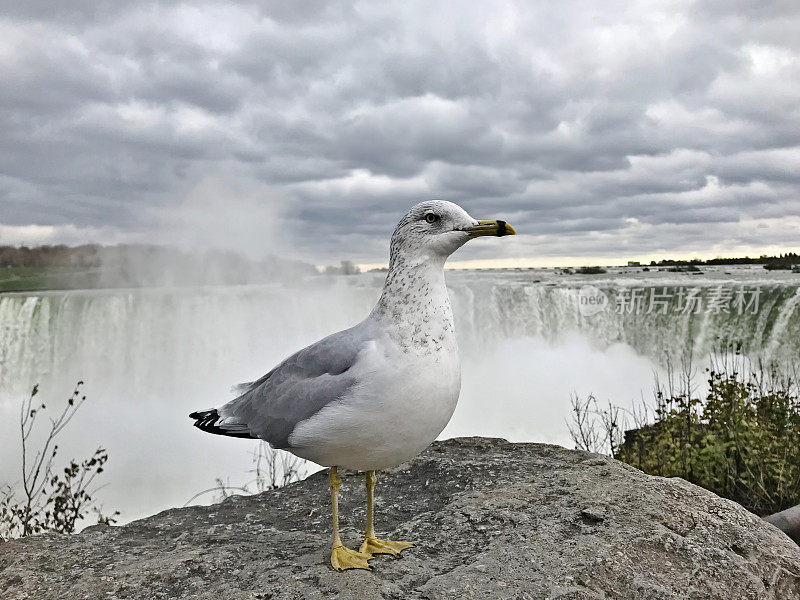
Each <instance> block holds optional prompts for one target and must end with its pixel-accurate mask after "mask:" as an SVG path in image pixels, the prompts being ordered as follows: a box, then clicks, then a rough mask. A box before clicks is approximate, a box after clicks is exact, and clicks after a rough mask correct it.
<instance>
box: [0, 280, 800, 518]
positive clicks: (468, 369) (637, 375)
mask: <svg viewBox="0 0 800 600" xmlns="http://www.w3.org/2000/svg"><path fill="white" fill-rule="evenodd" d="M382 280H383V275H381V274H379V273H368V274H364V275H361V276H352V277H336V278H326V277H311V278H307V279H304V280H301V281H298V282H296V283H294V284H292V285H281V286H277V285H276V286H236V287H206V288H168V289H136V290H133V289H114V290H92V291H88V290H78V291H65V292H46V293H33V294H7V295H0V417H1V418H2V424H0V460H2V463H0V483H2V482H3V481H5V480H8V481H13V480H14V479H15V477H17V476H16V471H17V469H18V465H17V464H16V460H17V458H18V457H17V454H18V448H17V446H18V442H17V439H16V436H17V431H16V427H17V412H16V411H17V409H18V406H19V404H18V403H19V399H20V398H21V397H22V396H23V395H24V394H25V392H26V391H28V390H29V389H30V387H31V386H32V385H33V384H34V383H37V382H38V383H40V385H41V389H42V392H43V393H42V397H43V398H45V399H47V400H48V402H50V401H51V400H58V399H59V398H62V397H64V396H66V395H68V394H69V393H70V391H71V389H72V386H73V384H74V383H75V381H77V380H79V379H82V380H84V381H86V391H87V395H88V400H87V404H86V405H85V406H84V407H83V408H82V409H81V411H80V412H79V414H78V416H77V417H76V419H75V421H74V422H73V423H72V424H71V425H70V429H69V430H67V431H66V432H65V434H66V435H65V439H64V442H63V443H62V448H63V450H62V452H63V453H64V454H65V456H66V454H68V453H70V454H71V455H76V456H80V455H86V454H88V453H89V452H90V451H91V450H92V449H93V448H94V447H95V446H96V445H98V444H102V445H104V446H105V447H106V448H108V450H109V454H110V456H111V460H110V461H109V463H108V469H107V475H106V481H107V482H108V484H109V485H108V487H107V488H106V489H105V490H103V491H102V492H101V495H102V497H103V498H104V500H105V502H106V504H107V505H108V506H109V507H114V508H121V509H122V511H123V518H124V519H125V520H128V519H130V518H134V517H137V516H140V515H143V514H147V513H149V512H152V511H154V510H157V509H159V508H166V507H167V506H171V505H175V504H181V503H183V502H184V501H185V500H187V499H188V498H189V497H190V496H191V495H192V494H193V493H194V492H196V491H199V490H200V489H203V488H204V487H207V486H208V485H210V484H212V483H213V480H214V478H215V477H217V476H223V477H225V476H228V475H230V476H231V480H232V481H234V482H236V481H243V480H244V479H246V478H247V476H246V474H245V471H246V470H247V469H248V468H249V462H248V456H247V451H248V450H250V449H251V448H252V442H247V441H242V440H232V439H225V438H219V437H216V436H208V435H203V434H201V433H200V432H197V431H196V430H194V429H193V428H192V427H191V426H190V421H189V420H188V418H187V416H186V415H187V413H188V412H189V411H190V410H194V409H198V408H206V407H209V406H214V405H218V404H220V403H221V402H223V401H224V400H226V399H227V398H229V397H230V394H229V387H230V385H231V384H234V383H237V382H240V381H247V380H251V379H253V378H255V377H257V376H259V375H261V374H262V373H264V372H265V371H267V370H268V369H269V368H270V367H271V366H273V365H274V364H275V363H276V362H277V361H279V360H280V359H281V358H283V357H284V356H286V355H287V354H288V353H290V352H291V351H293V350H295V349H297V348H300V347H302V346H303V345H306V344H308V343H311V342H313V341H315V340H316V339H318V338H320V337H322V336H323V335H326V334H328V333H330V332H332V331H335V330H337V329H342V328H345V327H348V326H349V325H352V324H353V323H355V322H357V321H358V320H360V319H361V318H363V317H364V315H366V314H367V312H368V311H369V310H370V308H371V307H372V305H373V303H374V302H375V300H376V299H377V297H378V295H379V292H380V286H381V284H382ZM448 285H449V287H450V291H451V298H452V301H453V307H454V312H455V318H456V327H457V331H458V335H459V343H460V347H461V353H462V359H463V364H464V374H463V385H462V397H461V401H460V404H459V408H458V410H457V411H456V415H455V416H454V418H453V421H452V422H451V424H450V425H449V426H448V428H447V429H446V430H445V432H444V434H443V435H444V436H449V435H463V434H484V435H500V436H504V437H507V438H510V439H514V440H540V441H551V442H556V443H562V444H567V443H569V437H568V434H567V430H566V426H565V424H564V420H565V419H566V417H567V412H568V406H569V403H568V400H569V394H570V393H571V392H573V391H574V392H577V393H580V394H587V393H589V392H594V393H595V394H596V395H598V397H600V398H603V399H606V398H608V399H611V400H613V401H615V402H617V403H625V402H628V401H630V400H632V399H634V398H637V397H639V395H640V393H641V392H642V391H643V390H644V393H645V394H646V393H647V391H648V390H649V388H650V387H651V384H652V375H653V371H654V370H658V369H659V365H661V364H663V361H664V359H665V356H672V357H675V356H679V355H681V354H682V353H683V352H685V351H686V350H687V349H691V350H692V351H693V354H694V356H695V357H702V356H703V355H705V354H707V353H709V352H710V351H711V350H712V349H714V348H715V347H717V346H719V345H723V344H730V343H736V344H740V345H741V347H742V349H743V351H745V352H746V353H750V354H753V355H758V356H761V357H764V358H767V359H771V360H784V359H794V358H795V357H798V356H799V355H800V339H798V335H797V332H798V326H800V308H798V305H800V275H795V274H791V273H780V274H777V275H776V274H774V273H773V274H768V273H766V272H765V271H763V269H758V268H754V267H744V268H743V267H738V268H730V267H727V268H717V269H709V270H707V271H706V273H704V274H699V275H695V274H683V273H667V272H652V271H651V272H647V273H645V272H642V271H640V270H628V269H617V270H614V271H612V272H609V273H607V274H604V275H597V276H578V275H562V274H558V273H555V272H553V271H543V270H529V271H504V272H499V271H483V272H479V271H471V272H449V273H448ZM587 286H590V287H587ZM587 298H594V300H587ZM604 303H605V304H604Z"/></svg>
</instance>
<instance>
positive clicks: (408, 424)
mask: <svg viewBox="0 0 800 600" xmlns="http://www.w3.org/2000/svg"><path fill="white" fill-rule="evenodd" d="M354 369H356V372H357V373H358V381H359V383H358V384H357V385H356V386H355V387H354V389H353V391H352V392H351V393H350V394H348V395H347V396H346V397H345V398H343V399H342V400H340V401H337V402H334V403H332V404H329V405H328V406H326V407H325V408H323V409H322V410H321V411H320V412H318V413H317V414H316V415H314V416H313V417H311V418H310V419H307V420H305V421H303V422H301V423H300V424H299V425H298V426H297V427H296V428H295V430H294V431H293V432H292V435H291V436H290V438H289V443H290V445H291V446H292V448H291V449H290V451H291V452H293V453H294V454H296V455H298V456H300V457H302V458H306V459H308V460H312V461H314V462H316V463H318V464H321V465H324V466H333V465H336V466H340V467H343V468H346V469H356V470H378V469H385V468H388V467H393V466H396V465H398V464H400V463H402V462H405V461H407V460H409V459H411V458H413V457H414V456H416V455H417V454H419V453H420V452H422V451H423V450H424V449H425V448H427V447H428V446H429V445H430V443H431V442H433V441H434V440H435V439H436V436H438V435H439V434H440V433H441V432H442V430H443V429H444V428H445V426H446V425H447V423H448V421H449V420H450V417H451V416H452V415H453V411H454V410H455V407H456V403H457V402H458V395H459V391H460V387H461V371H460V364H459V360H458V352H457V350H454V349H452V348H447V349H445V348H440V349H439V350H436V351H434V352H426V353H409V352H407V351H404V349H403V348H400V347H399V346H397V345H396V344H395V343H394V342H391V341H389V340H384V341H382V342H381V343H377V342H376V343H374V344H372V345H371V347H370V348H369V349H367V350H366V351H364V352H362V354H361V355H360V356H359V360H358V362H357V364H356V365H355V366H354Z"/></svg>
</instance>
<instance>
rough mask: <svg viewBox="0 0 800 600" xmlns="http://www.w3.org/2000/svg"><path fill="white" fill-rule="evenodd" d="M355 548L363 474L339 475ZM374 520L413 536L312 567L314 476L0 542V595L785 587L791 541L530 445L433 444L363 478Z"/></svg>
mask: <svg viewBox="0 0 800 600" xmlns="http://www.w3.org/2000/svg"><path fill="white" fill-rule="evenodd" d="M343 479H344V482H343V485H342V492H343V494H342V495H343V498H342V501H341V504H340V506H341V517H342V527H343V538H344V541H345V543H346V544H348V545H349V546H350V547H357V546H358V544H359V543H360V533H359V532H360V530H361V529H362V528H363V523H364V492H363V478H362V477H361V476H359V475H357V474H354V473H353V474H351V473H346V474H345V477H343ZM376 510H377V530H378V532H379V535H383V536H384V537H388V538H390V539H400V540H409V541H413V542H414V543H415V544H416V546H415V547H414V548H411V549H409V550H407V551H406V552H405V556H404V557H403V558H402V559H399V560H395V559H392V558H390V557H376V558H375V559H374V560H373V561H372V565H373V567H374V570H373V571H371V572H368V571H347V572H345V573H336V572H334V571H333V570H332V569H331V568H330V566H329V564H328V557H329V534H330V532H329V528H330V524H329V514H330V504H329V497H328V486H327V477H326V475H325V473H324V472H322V473H317V474H315V475H313V476H312V477H310V478H308V479H306V480H305V481H303V482H299V483H296V484H293V485H290V486H289V487H286V488H283V489H281V490H275V491H272V492H266V493H264V494H260V495H258V496H250V497H236V498H231V499H228V500H226V501H225V502H223V503H221V504H217V505H214V506H210V507H190V508H183V509H173V510H168V511H165V512H162V513H160V514H158V515H155V516H153V517H150V518H147V519H143V520H141V521H136V522H134V523H130V524H129V525H126V526H124V527H93V528H90V529H89V530H87V531H85V532H83V533H81V534H79V535H74V536H57V535H42V536H35V537H31V538H27V539H23V540H16V541H12V542H6V543H0V592H2V593H0V597H2V598H3V599H4V600H13V599H17V598H30V599H36V600H47V599H51V598H52V599H56V598H58V599H64V598H66V599H69V600H78V599H81V598H91V599H96V598H135V599H145V598H208V599H214V600H223V599H225V600H229V599H231V600H235V599H244V598H247V599H260V600H267V599H269V600H279V599H286V600H289V599H297V600H302V599H314V598H353V599H355V598H358V599H371V598H398V599H400V598H403V599H405V598H429V599H439V598H442V599H444V598H507V599H544V598H549V599H553V600H555V599H561V600H566V599H584V598H585V599H600V598H620V599H636V600H648V599H656V598H658V599H660V598H677V599H681V600H683V599H690V598H719V599H724V600H731V599H736V598H754V599H755V598H759V599H761V598H764V599H775V600H791V599H795V598H797V599H800V547H798V546H797V545H795V544H794V543H793V542H792V541H791V540H790V539H789V538H788V537H786V536H785V535H784V534H783V533H781V532H780V531H779V530H778V529H776V528H775V527H773V526H772V525H770V524H768V523H765V522H763V521H762V520H761V519H759V518H758V517H756V516H755V515H753V514H751V513H749V512H747V511H746V510H744V509H743V508H742V507H740V506H739V505H737V504H735V503H733V502H730V501H727V500H723V499H720V498H718V497H717V496H715V495H714V494H711V493H710V492H707V491H704V490H702V489H700V488H698V487H695V486H693V485H691V484H689V483H686V482H685V481H683V480H680V479H663V478H658V477H650V476H648V475H645V474H643V473H641V472H640V471H637V470H636V469H633V468H631V467H629V466H626V465H624V464H622V463H619V462H616V461H614V460H611V459H609V458H605V457H602V456H598V455H594V454H587V453H584V452H577V451H571V450H566V449H564V448H560V447H557V446H547V445H542V444H511V443H508V442H506V441H504V440H494V439H484V438H466V439H463V438H462V439H455V440H449V441H446V442H440V443H437V444H435V445H434V446H432V447H431V448H430V449H428V450H427V451H426V452H425V453H424V454H422V455H421V456H419V457H418V458H417V459H416V460H414V461H413V462H412V463H409V464H407V465H403V466H402V467H400V468H398V469H395V470H393V471H389V472H384V473H381V474H379V476H378V489H377V497H376Z"/></svg>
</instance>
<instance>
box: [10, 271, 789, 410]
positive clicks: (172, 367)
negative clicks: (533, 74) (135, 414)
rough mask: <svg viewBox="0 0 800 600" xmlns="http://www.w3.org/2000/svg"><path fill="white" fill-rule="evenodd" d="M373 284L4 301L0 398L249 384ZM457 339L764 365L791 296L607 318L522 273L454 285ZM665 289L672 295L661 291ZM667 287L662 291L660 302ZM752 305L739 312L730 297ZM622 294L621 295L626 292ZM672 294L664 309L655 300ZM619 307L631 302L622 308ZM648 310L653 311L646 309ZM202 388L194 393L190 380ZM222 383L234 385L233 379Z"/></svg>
mask: <svg viewBox="0 0 800 600" xmlns="http://www.w3.org/2000/svg"><path fill="white" fill-rule="evenodd" d="M381 282H382V278H381V276H379V275H372V274H370V275H368V276H362V277H360V278H352V279H348V278H336V279H333V280H327V279H326V280H324V281H323V280H322V279H320V280H318V281H314V279H313V278H311V279H309V280H305V281H303V282H300V283H299V284H298V285H296V286H293V287H284V286H282V287H279V286H235V287H206V288H165V289H139V290H131V289H124V290H103V291H97V290H92V291H87V290H84V291H64V292H46V293H38V294H27V295H26V294H6V295H2V296H0V393H2V392H20V391H21V390H24V389H28V388H29V387H30V386H31V385H32V384H33V383H36V382H54V383H58V384H60V385H62V386H68V385H70V383H69V382H74V381H75V380H77V379H86V380H88V381H93V382H95V384H96V385H100V384H104V385H105V384H113V386H114V387H119V382H123V381H124V388H125V389H126V390H128V391H130V392H133V391H134V390H135V391H137V392H136V393H138V394H139V398H140V399H142V400H144V399H146V398H147V396H148V394H149V393H150V392H152V391H153V390H161V391H166V392H170V393H171V392H173V391H174V389H175V386H176V385H179V386H180V388H181V389H184V390H185V389H186V386H187V382H188V385H189V386H190V388H192V391H193V392H194V391H195V389H197V390H201V389H204V388H207V382H203V381H202V380H203V379H204V378H203V377H200V378H199V381H198V376H197V374H198V373H207V372H209V371H212V372H213V371H216V372H227V373H230V374H231V376H234V377H238V378H239V379H242V380H246V379H248V378H252V377H254V376H257V375H259V374H260V373H261V372H262V371H264V370H266V368H267V367H269V366H271V365H272V364H274V363H275V362H277V361H279V360H280V359H281V358H283V357H284V356H285V355H286V354H287V353H288V352H289V351H291V350H293V349H296V348H299V347H302V346H303V345H305V344H307V343H310V342H313V341H315V340H316V339H318V338H319V337H322V336H324V335H326V334H328V333H331V332H332V331H335V330H338V329H342V328H345V327H348V326H350V325H352V324H354V323H356V322H357V321H359V320H360V319H361V318H363V316H364V315H366V314H367V313H368V312H369V309H370V308H371V306H372V304H373V302H374V301H375V299H376V298H377V296H378V294H379V291H380V285H381ZM449 287H450V294H451V298H452V303H453V308H454V313H455V318H456V325H457V331H458V335H459V344H460V347H461V350H462V354H463V355H464V356H465V357H469V356H475V355H480V354H481V353H483V352H485V351H486V349H487V347H491V345H492V344H496V343H498V342H501V341H504V340H511V339H517V338H525V337H529V338H544V339H546V340H549V341H551V342H556V341H558V340H559V339H561V338H562V337H563V336H565V335H569V334H573V333H575V332H578V333H580V334H582V335H584V336H586V337H587V338H588V339H589V340H591V342H592V343H593V344H595V345H596V346H597V347H600V348H603V347H608V346H610V345H611V344H615V343H624V344H627V345H629V346H630V347H632V348H633V349H634V350H635V351H636V352H638V353H640V354H642V355H643V356H647V357H650V358H652V359H653V360H655V361H656V362H660V361H662V360H663V359H664V357H665V356H666V355H671V356H673V357H674V356H677V355H680V354H681V353H682V352H683V351H685V350H686V349H687V348H689V349H691V350H692V351H693V353H694V355H695V356H703V355H705V354H708V353H709V352H710V351H712V350H714V349H715V348H717V347H719V346H721V345H730V344H731V343H734V342H735V343H737V344H740V345H741V348H742V351H744V352H746V353H749V354H757V355H761V356H763V357H764V358H767V359H777V358H784V357H798V356H800V337H799V336H797V335H796V332H797V331H799V329H798V326H800V311H798V305H800V287H798V285H797V284H784V283H759V284H758V285H756V286H750V287H749V288H747V289H745V288H744V287H743V286H742V285H741V284H740V283H731V284H728V285H727V288H726V287H725V286H724V285H720V284H719V283H717V282H713V281H706V282H702V283H700V284H696V283H694V282H693V289H696V290H697V293H696V294H695V298H697V299H699V301H700V303H701V304H702V305H703V306H708V305H709V303H710V302H713V300H714V296H715V295H716V296H720V295H722V296H723V297H724V296H727V297H728V303H727V305H726V306H723V307H718V308H719V310H716V311H713V310H711V311H709V310H704V311H696V310H694V309H693V310H682V308H685V307H681V306H680V303H681V301H682V299H681V298H680V294H679V293H678V290H679V289H680V288H679V287H678V286H672V287H668V286H661V285H659V286H656V287H654V288H647V289H654V290H656V291H655V292H649V293H651V294H652V295H655V296H658V295H661V296H662V298H661V299H660V300H659V301H660V302H661V304H660V305H659V306H658V309H657V310H652V307H651V306H649V302H650V301H649V300H648V298H647V295H646V294H644V295H641V296H640V297H634V298H633V300H632V301H631V298H630V296H631V295H634V296H635V294H636V292H635V290H640V289H644V288H637V287H634V286H631V285H623V286H609V285H605V286H603V285H599V286H597V288H596V289H597V290H599V291H600V292H602V293H603V294H605V295H606V296H607V297H608V298H609V306H608V307H607V308H606V310H604V311H602V312H599V313H596V314H584V313H582V312H581V310H580V305H579V295H580V287H578V286H566V285H562V284H552V283H531V282H526V281H520V280H519V279H518V278H509V279H508V280H504V279H503V278H499V277H496V276H495V277H491V278H488V280H484V279H482V278H480V277H477V276H474V275H472V276H463V275H455V276H451V277H450V282H449ZM670 289H672V290H673V291H672V293H671V295H670V292H669V290H670ZM664 290H667V293H664ZM742 293H745V294H749V296H751V298H750V300H752V297H754V296H755V295H756V294H757V295H758V298H757V302H758V306H749V307H747V306H744V305H742V306H739V307H738V308H737V306H736V305H735V304H734V302H735V301H736V296H737V294H739V295H741V294H742ZM625 296H627V298H626V297H625ZM667 296H669V297H668V298H667V299H666V300H665V299H664V298H665V297H667ZM626 302H627V303H628V304H627V305H626V304H625V303H626ZM648 309H650V310H649V311H648ZM193 382H194V383H197V384H198V385H194V383H193ZM230 383H234V381H231V382H230Z"/></svg>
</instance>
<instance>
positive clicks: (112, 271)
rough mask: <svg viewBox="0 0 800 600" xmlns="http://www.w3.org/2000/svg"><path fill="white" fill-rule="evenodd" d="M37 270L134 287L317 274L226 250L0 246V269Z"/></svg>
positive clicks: (69, 282) (76, 283) (76, 282)
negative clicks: (189, 250)
mask: <svg viewBox="0 0 800 600" xmlns="http://www.w3.org/2000/svg"><path fill="white" fill-rule="evenodd" d="M25 267H27V268H38V269H42V270H43V271H44V272H47V273H51V274H56V275H58V277H59V278H58V279H53V278H50V279H49V280H48V284H49V285H51V286H54V287H66V288H71V287H87V288H92V287H139V286H171V285H178V286H180V285H205V284H242V283H268V282H271V281H275V280H287V279H293V278H296V277H298V276H303V275H317V274H318V273H317V269H316V268H315V267H314V266H313V265H311V264H308V263H304V262H301V261H297V260H289V259H284V258H279V257H276V256H266V257H265V258H263V259H261V260H253V259H250V258H247V257H244V256H242V255H240V254H237V253H235V252H230V251H220V250H207V251H205V252H198V253H189V252H184V251H182V250H179V249H177V248H173V247H170V246H160V245H147V244H120V245H116V246H102V245H99V244H85V245H82V246H74V247H70V246H65V245H58V246H49V245H48V246H36V247H32V248H31V247H27V246H19V247H15V246H0V268H12V269H13V268H25Z"/></svg>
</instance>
